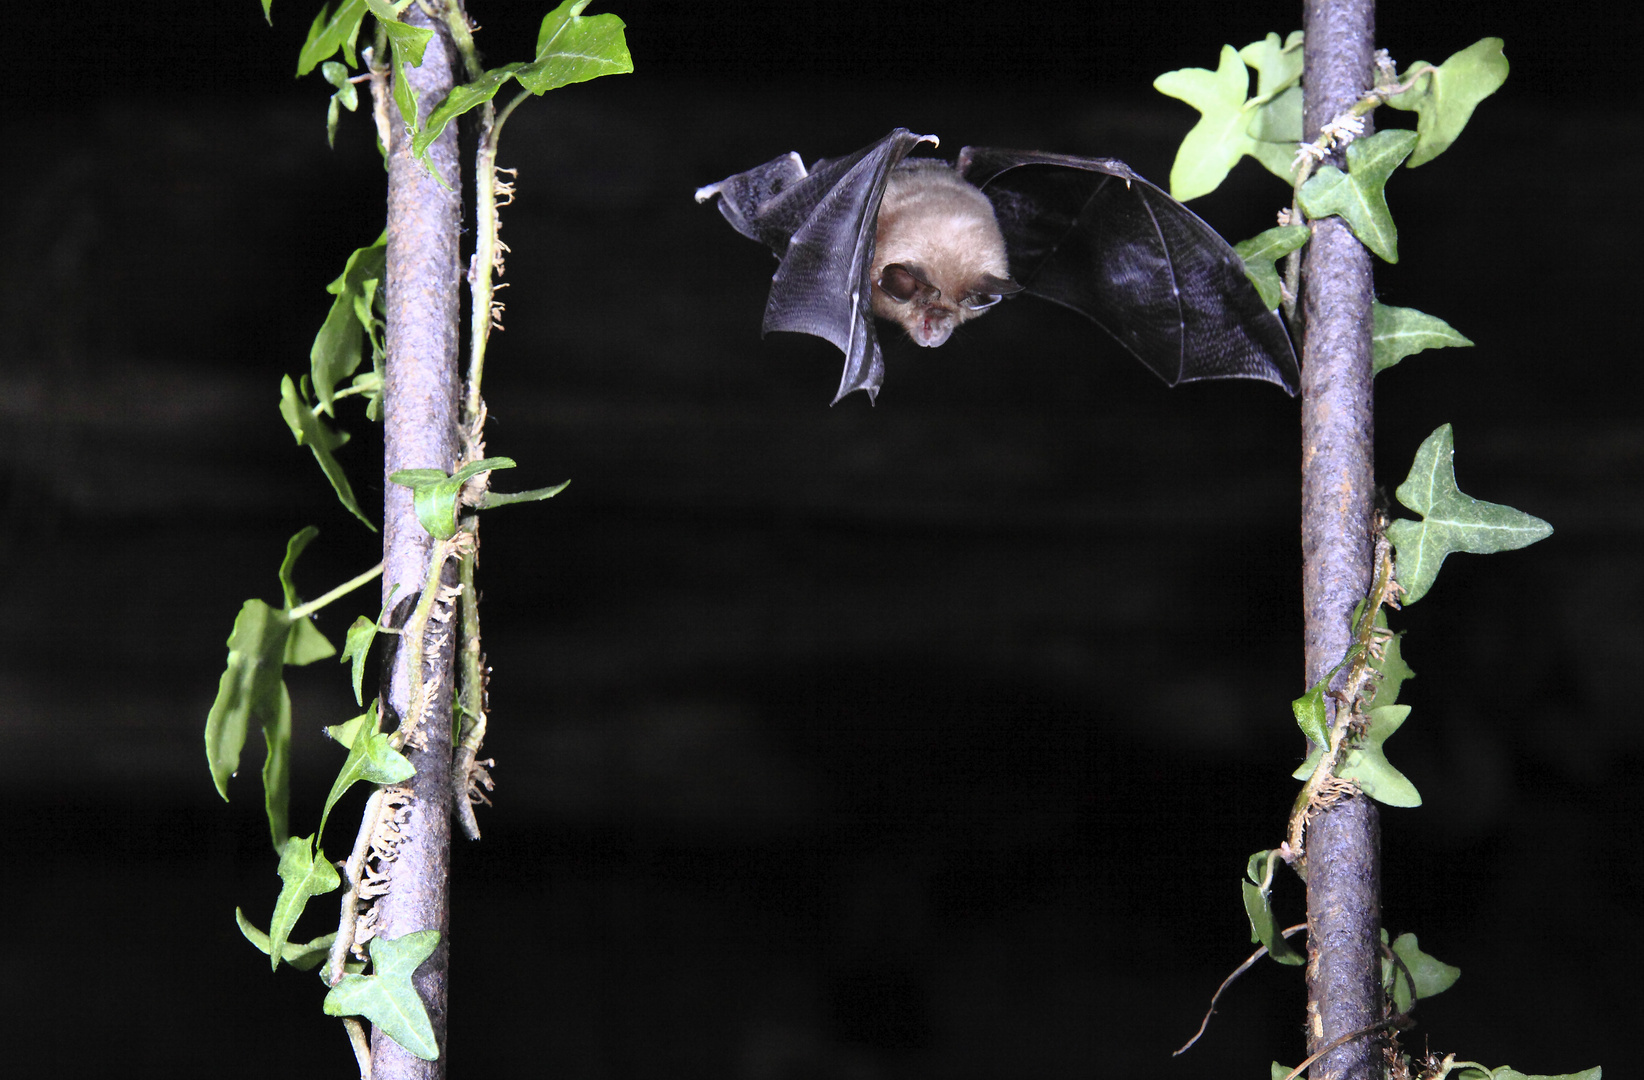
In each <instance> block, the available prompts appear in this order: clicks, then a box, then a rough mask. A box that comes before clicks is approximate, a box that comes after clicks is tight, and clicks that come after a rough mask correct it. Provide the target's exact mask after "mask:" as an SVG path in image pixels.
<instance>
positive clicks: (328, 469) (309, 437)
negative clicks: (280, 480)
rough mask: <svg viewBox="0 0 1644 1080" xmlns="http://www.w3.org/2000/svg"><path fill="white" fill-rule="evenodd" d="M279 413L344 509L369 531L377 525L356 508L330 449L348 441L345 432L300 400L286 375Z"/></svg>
mask: <svg viewBox="0 0 1644 1080" xmlns="http://www.w3.org/2000/svg"><path fill="white" fill-rule="evenodd" d="M280 415H281V416H283V417H285V423H286V426H287V427H289V428H290V429H291V434H292V435H293V436H295V437H296V439H297V445H298V446H306V447H308V448H309V450H311V451H313V453H314V460H315V461H317V462H319V464H320V471H321V472H323V473H325V478H326V479H327V480H329V481H331V489H332V490H333V491H335V492H336V493H337V498H338V500H339V501H341V502H342V504H343V506H344V507H346V508H347V509H348V512H349V513H351V514H353V515H354V516H355V517H357V518H359V519H360V520H361V521H363V522H365V527H366V528H368V529H370V530H371V531H372V532H376V531H377V527H376V526H375V525H373V524H371V522H370V520H369V519H368V518H366V516H365V514H363V513H362V512H361V511H360V504H359V502H358V501H356V500H355V498H354V489H353V487H352V486H351V485H350V484H349V483H348V476H347V474H345V473H344V472H343V470H342V466H341V465H340V464H338V463H337V459H336V457H335V456H334V455H333V454H332V451H333V450H335V449H337V447H339V446H341V445H343V444H344V443H346V442H347V441H348V434H347V432H342V431H334V430H332V429H331V428H329V427H327V426H326V425H325V422H324V421H322V420H321V419H320V418H319V417H317V416H315V415H314V410H313V408H312V407H311V406H309V404H308V403H307V402H306V401H305V400H303V397H302V396H301V395H300V394H298V392H297V384H296V383H294V382H292V380H291V376H289V375H287V376H285V377H284V378H282V379H281V380H280Z"/></svg>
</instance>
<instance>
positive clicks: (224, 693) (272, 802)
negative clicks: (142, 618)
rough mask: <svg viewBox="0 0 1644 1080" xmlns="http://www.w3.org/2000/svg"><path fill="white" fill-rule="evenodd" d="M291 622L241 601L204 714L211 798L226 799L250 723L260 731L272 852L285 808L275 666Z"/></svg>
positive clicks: (283, 733)
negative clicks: (264, 751) (213, 696)
mask: <svg viewBox="0 0 1644 1080" xmlns="http://www.w3.org/2000/svg"><path fill="white" fill-rule="evenodd" d="M290 631H291V621H290V620H289V619H287V618H286V616H285V613H284V612H283V611H276V610H274V609H273V608H271V607H269V606H268V605H267V604H265V603H263V602H262V601H261V600H247V601H246V602H245V604H244V605H243V606H242V607H241V608H240V613H239V615H237V616H236V617H235V619H234V629H233V630H232V631H231V632H230V633H229V635H228V664H227V666H226V667H224V669H223V675H222V678H221V679H219V680H218V682H217V697H216V699H215V700H214V701H212V703H211V711H210V712H209V713H208V714H207V715H206V726H205V744H206V765H207V766H208V767H209V768H210V770H211V780H212V783H213V784H215V785H216V787H217V794H219V795H221V796H222V797H223V801H224V802H227V801H228V778H229V777H231V776H233V775H234V774H235V773H236V772H238V771H239V768H240V752H241V750H243V749H244V748H245V738H246V734H247V733H248V732H249V730H250V727H251V722H252V721H253V720H255V721H256V722H257V724H258V725H259V726H261V727H262V729H263V738H264V740H265V742H266V743H267V745H268V757H267V759H266V760H265V761H264V763H263V793H264V803H265V806H266V809H267V811H268V824H269V830H270V832H271V833H272V835H273V840H274V849H275V850H276V851H279V850H281V849H282V848H283V847H284V846H285V842H286V836H287V829H288V824H287V822H288V815H289V805H290V789H289V781H290V771H289V758H288V754H289V750H290V746H291V698H290V696H289V695H288V694H287V693H286V689H285V681H284V680H283V679H281V678H280V668H281V666H282V665H283V664H284V661H285V650H286V642H287V640H288V639H289V637H290Z"/></svg>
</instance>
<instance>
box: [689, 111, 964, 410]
mask: <svg viewBox="0 0 1644 1080" xmlns="http://www.w3.org/2000/svg"><path fill="white" fill-rule="evenodd" d="M935 141H936V138H935V136H931V135H915V134H913V133H911V132H909V131H908V129H907V128H897V129H896V130H895V131H892V132H891V133H890V134H889V135H886V136H885V137H884V138H883V139H880V140H879V141H878V142H876V143H874V144H873V145H871V146H867V147H864V148H863V149H861V150H858V151H857V152H856V153H854V154H850V155H848V156H846V157H839V158H829V159H826V160H823V161H819V162H817V163H816V164H815V165H814V166H813V167H812V168H811V169H810V171H809V172H807V171H806V170H805V166H804V165H803V164H802V163H801V162H800V160H799V155H797V154H786V155H784V156H782V157H779V158H776V159H775V160H773V161H768V162H766V163H765V164H763V165H761V166H759V167H758V168H754V169H749V170H748V171H747V172H743V173H737V174H736V175H735V176H730V177H727V178H725V179H724V180H721V181H720V182H719V183H717V184H709V185H708V186H706V187H703V188H699V189H698V190H697V193H696V201H697V202H703V201H705V200H707V199H709V198H711V197H712V196H714V195H718V196H719V210H720V213H722V214H724V215H725V220H727V221H729V222H730V223H731V225H732V226H734V227H735V228H736V231H737V232H739V233H741V234H742V235H743V236H747V237H750V238H752V239H754V240H758V241H759V242H760V243H762V244H764V245H765V246H767V247H769V248H770V249H771V250H772V251H774V252H776V256H777V259H778V260H779V265H778V266H777V269H776V275H775V276H774V277H773V278H771V293H770V298H769V300H768V301H766V304H765V323H764V332H765V333H767V334H768V333H770V332H771V331H772V330H787V331H791V332H793V333H798V334H813V335H815V336H816V337H820V338H825V339H827V340H828V341H831V342H833V343H834V344H835V345H837V346H838V347H839V349H840V351H841V352H843V353H844V354H845V370H844V374H843V376H842V377H841V379H840V382H839V393H838V395H837V396H836V397H835V398H834V401H838V400H839V399H840V398H842V397H844V396H845V395H846V394H848V393H850V392H851V391H852V390H866V391H867V392H868V398H869V399H870V400H872V399H873V398H874V397H875V396H876V395H877V394H878V393H879V384H880V382H881V381H882V380H883V378H884V373H885V364H884V361H883V360H882V359H881V358H880V355H879V341H878V339H877V338H876V337H875V335H874V327H873V311H872V308H871V305H872V295H871V290H872V285H871V283H870V282H869V281H868V268H869V266H870V264H871V263H872V261H873V243H874V233H875V230H876V229H877V227H878V222H879V203H880V200H882V199H883V198H884V197H885V182H886V180H887V179H888V178H889V176H890V172H891V169H893V168H895V166H896V164H897V162H899V161H901V160H902V159H903V158H904V157H906V156H907V155H908V151H910V150H912V149H913V148H914V147H915V146H917V145H919V144H920V143H922V142H932V143H934V142H935Z"/></svg>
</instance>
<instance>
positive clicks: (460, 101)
mask: <svg viewBox="0 0 1644 1080" xmlns="http://www.w3.org/2000/svg"><path fill="white" fill-rule="evenodd" d="M524 66H525V65H524V64H522V63H513V64H505V65H503V66H502V67H499V68H493V69H492V70H490V71H487V72H486V73H485V74H483V75H481V76H480V77H479V78H477V79H475V80H474V81H473V82H471V83H464V84H463V85H461V86H454V87H452V88H451V92H450V93H449V94H447V95H445V100H443V101H441V102H440V103H439V104H438V105H435V106H434V109H433V111H432V112H430V113H429V114H428V120H427V122H426V123H424V124H423V126H422V130H421V131H419V132H417V136H416V138H414V139H412V140H411V152H412V153H413V154H415V155H416V156H417V157H418V158H421V157H422V156H423V155H424V154H425V153H427V151H428V148H429V147H430V146H432V145H433V144H434V140H435V139H437V138H439V137H440V133H441V132H443V131H444V130H445V126H446V125H447V124H449V123H450V122H451V121H453V120H455V119H456V118H457V117H459V116H461V115H462V114H463V113H466V112H469V111H471V110H473V109H477V108H479V107H480V106H481V105H484V104H485V103H486V102H487V101H490V100H491V99H492V98H494V97H496V96H497V91H499V90H501V89H502V88H503V87H504V86H505V85H507V83H508V80H510V79H512V78H513V77H514V74H515V73H516V72H517V71H519V69H520V68H523V67H524Z"/></svg>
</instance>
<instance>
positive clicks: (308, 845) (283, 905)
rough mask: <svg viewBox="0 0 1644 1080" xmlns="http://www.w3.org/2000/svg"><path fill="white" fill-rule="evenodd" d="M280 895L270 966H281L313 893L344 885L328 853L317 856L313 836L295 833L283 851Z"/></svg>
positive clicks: (272, 929) (271, 933) (271, 938)
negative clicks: (281, 960) (293, 929)
mask: <svg viewBox="0 0 1644 1080" xmlns="http://www.w3.org/2000/svg"><path fill="white" fill-rule="evenodd" d="M279 873H280V880H281V881H282V882H284V884H283V885H282V886H280V897H279V899H278V900H275V901H274V917H273V918H272V919H271V920H270V921H269V925H268V941H269V952H268V967H269V970H270V971H272V970H274V969H275V968H277V967H279V966H280V958H281V956H283V955H284V953H285V944H286V939H287V938H288V937H290V936H291V929H292V927H294V926H296V925H297V919H298V917H299V916H301V915H302V913H303V908H304V907H306V906H307V904H308V898H309V897H311V896H321V895H324V894H325V893H328V892H331V891H332V890H333V889H335V888H337V887H338V886H339V885H341V884H342V879H341V878H340V877H338V876H337V868H336V867H334V866H332V865H331V864H330V863H328V862H326V861H325V852H324V851H321V852H319V855H318V857H317V858H316V857H315V852H314V837H312V836H293V837H291V838H290V839H289V840H287V841H286V842H285V851H283V852H282V853H281V854H280V870H279Z"/></svg>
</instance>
